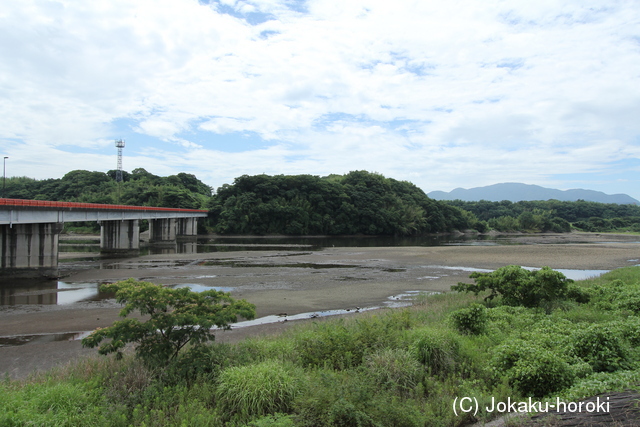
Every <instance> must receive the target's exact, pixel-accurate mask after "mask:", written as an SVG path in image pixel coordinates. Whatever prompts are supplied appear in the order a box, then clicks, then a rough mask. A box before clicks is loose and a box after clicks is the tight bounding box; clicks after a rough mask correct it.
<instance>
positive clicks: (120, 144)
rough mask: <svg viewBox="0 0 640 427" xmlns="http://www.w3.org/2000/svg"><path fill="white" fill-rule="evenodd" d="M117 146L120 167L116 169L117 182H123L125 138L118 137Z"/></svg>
mask: <svg viewBox="0 0 640 427" xmlns="http://www.w3.org/2000/svg"><path fill="white" fill-rule="evenodd" d="M116 147H117V148H118V168H117V169H116V182H122V149H123V148H124V139H116Z"/></svg>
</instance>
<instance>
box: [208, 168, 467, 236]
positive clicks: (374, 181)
mask: <svg viewBox="0 0 640 427" xmlns="http://www.w3.org/2000/svg"><path fill="white" fill-rule="evenodd" d="M210 207H211V213H212V217H213V219H214V222H215V224H216V226H215V230H216V231H217V232H218V233H222V234H290V235H302V234H323V235H337V234H369V235H375V234H379V235H402V236H408V235H419V234H425V233H436V232H447V231H452V230H463V229H467V228H473V227H474V226H475V225H477V224H476V223H477V221H475V219H474V218H473V215H469V214H468V213H467V212H464V211H462V210H461V209H458V208H455V207H451V206H448V205H446V204H444V203H442V202H437V201H435V200H432V199H430V198H429V197H427V195H426V194H425V193H424V192H423V191H422V190H420V189H419V188H418V187H416V186H415V185H413V184H411V183H409V182H406V181H396V180H394V179H391V178H385V177H383V176H382V175H379V174H375V173H369V172H365V171H355V172H350V173H348V174H347V175H344V176H338V175H331V176H328V177H325V178H321V177H317V176H312V175H293V176H285V175H277V176H268V175H256V176H248V175H243V176H241V177H239V178H236V179H235V181H234V183H233V185H224V186H222V187H221V188H219V189H218V191H217V193H216V195H215V197H213V198H212V200H211V205H210Z"/></svg>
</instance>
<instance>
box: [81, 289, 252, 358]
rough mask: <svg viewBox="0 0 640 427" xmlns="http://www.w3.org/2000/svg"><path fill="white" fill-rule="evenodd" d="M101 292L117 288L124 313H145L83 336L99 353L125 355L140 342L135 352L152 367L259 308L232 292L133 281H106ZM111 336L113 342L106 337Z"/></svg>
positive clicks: (249, 317) (205, 340)
mask: <svg viewBox="0 0 640 427" xmlns="http://www.w3.org/2000/svg"><path fill="white" fill-rule="evenodd" d="M100 290H101V291H103V292H114V293H115V295H116V300H117V301H118V302H119V303H121V304H124V308H123V309H122V310H121V311H120V316H121V317H127V316H128V315H129V314H131V313H133V312H135V311H137V312H139V314H140V315H141V316H143V317H142V319H146V320H141V319H139V318H128V319H124V320H119V321H116V322H114V324H113V325H111V326H109V327H107V328H100V329H96V330H95V331H93V332H92V333H91V334H90V335H89V336H88V337H86V338H84V339H83V340H82V345H83V346H84V347H89V348H94V347H97V346H100V347H99V350H98V352H99V353H100V354H105V355H106V354H110V353H115V354H116V357H118V358H120V357H122V350H123V349H124V347H125V346H126V345H127V344H128V343H135V344H136V355H137V356H138V357H140V358H141V359H142V360H144V361H145V362H147V363H149V364H150V365H159V364H163V363H166V362H168V361H169V360H172V359H174V358H175V357H176V356H177V355H178V353H179V352H180V350H181V349H182V348H183V347H184V346H185V345H187V344H189V343H191V344H192V345H195V346H200V345H204V344H205V343H206V342H208V341H212V340H213V339H214V338H215V336H214V335H213V333H212V332H211V328H212V327H214V326H217V327H219V328H224V329H228V328H229V325H230V324H231V323H233V322H236V321H237V319H238V316H242V317H244V318H245V319H253V318H254V317H255V306H254V305H253V304H250V303H248V302H247V301H245V300H234V299H233V298H231V296H230V295H229V294H228V293H225V292H220V291H216V290H210V291H205V292H200V293H198V292H193V291H191V290H190V289H189V288H178V289H171V288H167V287H164V286H160V285H155V284H153V283H149V282H138V281H136V280H134V279H128V280H125V281H121V282H117V283H113V284H106V285H102V286H101V287H100ZM105 340H109V341H105Z"/></svg>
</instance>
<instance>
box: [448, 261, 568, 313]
mask: <svg viewBox="0 0 640 427" xmlns="http://www.w3.org/2000/svg"><path fill="white" fill-rule="evenodd" d="M469 277H470V278H472V279H475V282H476V283H475V284H468V283H458V284H457V285H454V286H452V287H451V289H452V290H454V291H458V292H473V293H474V294H476V295H478V294H479V293H480V292H484V291H486V290H491V294H490V295H489V296H487V297H486V298H485V300H492V299H493V298H495V297H497V296H500V297H502V303H503V304H505V305H511V306H519V305H521V306H524V307H544V308H546V309H547V311H550V308H551V305H552V304H553V303H554V302H556V301H557V300H561V299H565V298H566V297H567V286H568V284H569V283H573V280H571V279H567V278H566V277H565V276H564V274H562V273H560V272H558V271H554V270H552V269H551V268H549V267H542V268H541V269H540V270H533V271H529V270H526V269H524V268H522V267H520V266H517V265H508V266H506V267H502V268H499V269H497V270H496V271H494V272H492V273H479V272H474V273H471V275H470V276H469Z"/></svg>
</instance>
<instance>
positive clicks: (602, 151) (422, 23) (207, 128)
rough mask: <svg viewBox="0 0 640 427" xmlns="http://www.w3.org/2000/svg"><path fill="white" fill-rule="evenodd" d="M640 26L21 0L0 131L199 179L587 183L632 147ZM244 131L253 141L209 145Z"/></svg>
mask: <svg viewBox="0 0 640 427" xmlns="http://www.w3.org/2000/svg"><path fill="white" fill-rule="evenodd" d="M292 5H293V6H295V7H294V8H292V7H291V6H292ZM243 16H244V17H246V18H247V19H248V20H245V19H243ZM639 28H640V10H638V8H637V7H634V4H633V2H606V1H604V0H588V1H586V2H585V1H580V2H578V1H569V2H562V4H559V3H558V2H557V1H552V0H545V1H538V2H530V1H524V0H520V1H509V2H506V1H502V0H494V1H490V2H477V1H471V0H458V1H450V2H444V1H440V2H424V1H417V0H416V1H411V0H402V1H398V2H383V1H376V0H350V1H338V0H308V1H305V2H302V1H300V2H296V3H291V2H288V1H285V0H245V1H240V0H238V1H235V0H224V1H220V2H215V1H212V2H210V4H204V2H198V1H197V0H180V1H176V0H157V1H151V0H136V1H129V0H113V1H109V2H82V3H78V2H72V1H63V0H60V1H54V0H51V1H47V0H25V1H21V2H14V3H13V4H12V5H8V6H5V8H4V11H3V12H0V58H1V59H2V60H1V61H0V141H3V142H2V144H3V145H4V146H5V151H6V152H7V153H9V155H11V157H12V161H14V162H18V161H19V160H20V159H23V160H20V161H24V162H27V161H28V162H29V163H24V166H25V167H26V166H27V165H35V164H42V165H48V166H46V167H42V168H40V169H38V173H39V174H41V176H40V177H47V176H59V175H60V174H61V173H62V171H66V170H68V166H67V165H68V164H69V162H68V161H67V159H66V157H68V156H69V153H85V154H87V153H88V154H92V155H94V156H96V161H95V165H96V166H95V167H96V168H100V167H101V168H102V169H105V170H107V169H110V167H109V168H105V167H104V165H105V164H107V163H105V161H104V159H106V158H109V154H108V151H106V150H107V149H111V147H110V146H111V145H112V144H111V142H110V141H112V138H114V137H120V136H121V134H122V132H125V131H129V132H133V131H135V132H137V136H139V139H140V141H139V142H138V143H137V144H134V146H136V147H138V148H136V150H137V153H136V152H133V151H131V150H132V149H129V148H128V152H127V153H125V155H126V156H130V157H129V159H128V160H129V161H127V162H125V163H126V164H127V165H126V166H125V168H128V167H129V166H128V165H132V164H133V163H134V162H135V161H138V160H140V161H142V159H143V158H144V161H145V162H146V163H147V164H148V165H149V170H151V168H157V170H158V171H157V172H154V173H160V172H159V171H160V170H167V171H170V173H176V172H179V171H180V170H186V169H189V171H190V172H191V173H195V174H196V175H197V176H199V177H201V178H203V179H207V180H209V181H208V183H210V184H211V185H214V186H218V185H221V184H222V183H224V182H230V181H231V180H232V179H233V178H234V177H235V176H238V175H242V174H244V173H261V172H267V173H305V172H307V173H314V174H319V175H326V174H330V173H344V172H348V171H349V170H353V169H368V170H375V171H378V172H381V173H385V174H386V175H388V176H392V177H395V178H398V179H408V180H411V181H413V182H415V183H416V184H418V185H419V186H421V187H423V188H424V189H425V190H427V191H429V190H434V189H442V190H450V189H452V188H454V187H459V186H462V187H470V186H477V185H484V184H492V183H495V182H504V181H521V182H527V183H538V184H544V183H546V182H548V181H549V182H550V181H552V180H556V181H554V182H555V183H557V184H558V185H562V182H561V181H557V178H551V177H553V176H556V175H558V174H561V173H567V174H592V175H591V176H592V177H593V180H594V181H592V183H597V179H598V175H596V173H601V172H602V171H604V170H606V168H607V167H608V165H609V164H612V163H614V162H616V161H619V160H624V159H629V158H630V156H631V157H638V155H639V154H638V151H639V149H638V146H639V145H640V142H639V141H640V121H638V120H637V117H638V114H639V113H640V81H639V80H640V30H639ZM121 120H125V121H127V123H133V124H130V125H128V126H129V128H128V129H125V128H123V129H119V128H115V129H114V126H116V125H115V124H117V123H119V121H121ZM247 132H251V133H256V134H257V135H260V136H261V137H262V138H263V139H264V140H265V141H267V142H266V143H265V144H267V145H269V144H271V147H268V148H264V147H260V148H256V147H247V148H242V147H234V148H233V149H231V147H226V146H224V145H221V143H219V142H215V143H214V142H212V141H220V138H212V136H216V135H225V134H229V133H240V134H243V133H247ZM191 136H194V139H193V140H190V137H191ZM196 137H197V138H196ZM132 138H134V139H135V138H136V134H132V135H131V136H130V137H129V141H130V140H131V139H132ZM153 138H156V139H157V141H158V142H157V143H154V142H153V141H152V140H153ZM129 141H128V143H129ZM163 141H164V142H169V143H170V144H168V145H162V144H161V143H162V142H163ZM25 146H28V147H30V149H31V151H32V153H30V154H31V155H32V158H31V160H27V158H26V157H25V158H23V157H21V156H20V155H19V153H18V150H21V149H24V147H25ZM163 150H169V151H163ZM34 153H36V154H34ZM40 153H41V154H40ZM142 153H144V157H136V155H139V156H142ZM88 154H87V155H88ZM39 156H42V157H41V158H40V157H39ZM101 156H102V157H104V159H102V157H101ZM98 159H102V160H98ZM154 159H155V160H154ZM168 159H170V160H171V162H170V163H167V161H168ZM38 162H39V163H38ZM87 164H93V163H91V161H89V162H88V163H87ZM83 167H84V166H83ZM136 167H145V168H146V167H147V166H145V165H144V164H140V165H137V166H136ZM131 169H133V167H131ZM611 182H612V184H610V187H608V188H610V190H609V192H622V191H620V190H619V189H620V188H624V189H625V190H624V191H629V190H627V189H628V188H633V184H634V182H633V179H632V180H631V181H629V180H627V181H626V182H628V185H627V186H619V187H616V184H615V180H611ZM637 184H638V180H636V181H635V185H636V187H638V185H637ZM603 185H604V184H603ZM607 185H609V184H607ZM638 188H640V187H638ZM635 191H636V193H635V194H632V195H633V196H634V197H636V198H640V193H638V192H637V190H635Z"/></svg>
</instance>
